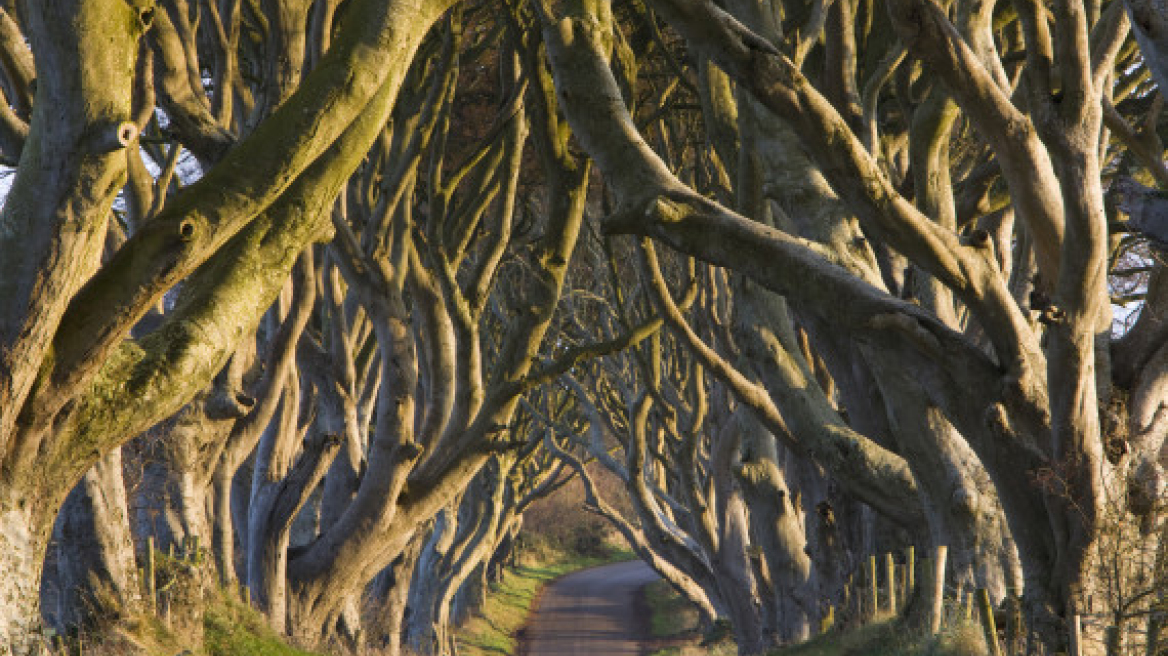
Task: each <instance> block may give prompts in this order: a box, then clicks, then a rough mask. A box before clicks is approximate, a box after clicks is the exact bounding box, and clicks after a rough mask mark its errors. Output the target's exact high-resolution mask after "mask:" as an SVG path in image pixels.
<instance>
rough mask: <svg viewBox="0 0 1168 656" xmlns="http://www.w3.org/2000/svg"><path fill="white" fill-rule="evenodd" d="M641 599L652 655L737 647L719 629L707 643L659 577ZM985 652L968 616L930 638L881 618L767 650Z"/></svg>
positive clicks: (962, 655) (929, 655) (907, 654)
mask: <svg viewBox="0 0 1168 656" xmlns="http://www.w3.org/2000/svg"><path fill="white" fill-rule="evenodd" d="M645 601H646V602H647V603H648V605H649V610H650V613H651V615H650V617H651V622H652V632H653V636H654V639H655V640H656V642H657V644H658V645H659V646H660V648H659V649H657V650H656V651H654V652H653V653H652V656H700V655H713V656H732V655H733V654H736V653H737V649H736V647H735V645H734V644H733V641H732V640H731V639H730V638H729V637H726V636H724V635H719V636H715V637H714V639H713V640H712V642H713V644H709V642H711V641H710V636H708V635H707V636H703V635H701V634H700V633H699V632H698V630H697V622H698V614H697V612H696V611H695V610H694V609H693V608H692V606H691V605H690V603H689V602H688V601H686V600H685V599H683V598H682V597H681V596H680V595H678V594H677V593H676V592H675V591H674V590H673V589H672V588H670V587H669V585H668V584H666V583H664V582H663V581H658V582H655V583H651V584H649V586H647V587H646V589H645ZM718 633H720V634H724V632H718ZM703 643H706V644H703ZM986 653H987V650H986V647H985V642H984V639H983V638H982V634H981V629H980V627H978V626H977V625H975V624H973V623H970V622H960V623H958V624H956V625H954V626H950V627H946V628H945V629H944V630H942V632H941V634H940V635H938V636H937V637H935V638H933V637H927V636H921V635H919V634H916V633H914V632H913V631H910V630H906V628H905V627H904V625H903V624H901V623H900V622H897V621H896V620H885V621H881V622H875V623H873V624H869V625H867V626H863V627H860V628H857V629H853V630H849V631H830V632H828V633H826V634H824V635H821V636H817V637H815V638H813V639H811V640H809V641H807V642H804V643H802V644H799V645H794V646H791V647H784V648H781V649H776V650H773V651H771V652H770V654H769V656H982V655H983V654H986Z"/></svg>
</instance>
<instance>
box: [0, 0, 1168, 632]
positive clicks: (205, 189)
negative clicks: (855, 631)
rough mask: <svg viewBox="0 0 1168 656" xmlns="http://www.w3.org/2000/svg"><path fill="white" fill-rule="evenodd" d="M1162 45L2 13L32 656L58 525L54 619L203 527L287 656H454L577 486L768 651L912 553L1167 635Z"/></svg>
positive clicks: (975, 26)
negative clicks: (136, 557) (479, 602)
mask: <svg viewBox="0 0 1168 656" xmlns="http://www.w3.org/2000/svg"><path fill="white" fill-rule="evenodd" d="M1157 6H1158V5H1157V3H1154V2H1142V1H1141V0H1122V1H1121V0H1111V1H1109V2H1102V3H1086V4H1084V3H1075V2H1071V1H1069V0H1056V1H1055V2H1053V3H1052V4H1051V5H1050V6H1049V7H1047V6H1046V5H1043V4H1042V3H1037V2H1032V1H1029V0H1015V1H1013V2H1010V3H1006V2H973V1H968V2H967V1H964V0H955V1H954V2H951V3H944V4H941V3H937V2H935V0H896V1H895V2H889V3H872V2H862V1H860V0H833V1H820V0H807V1H802V0H767V1H764V2H740V1H737V0H730V1H728V2H725V3H713V2H709V1H708V0H694V1H687V2H678V1H675V0H645V1H644V2H641V1H625V0H617V1H615V2H607V1H604V0H552V1H549V0H531V1H519V0H514V1H509V2H504V3H492V2H482V3H471V2H463V3H458V2H455V0H421V1H418V2H404V1H399V0H390V1H388V2H376V1H373V0H349V1H348V2H341V1H340V0H261V1H260V2H243V1H242V0H199V1H198V2H192V1H191V0H156V1H150V0H92V1H87V2H81V1H80V0H52V1H48V2H25V3H20V2H15V1H13V0H9V1H6V2H0V92H2V93H3V96H4V98H3V102H0V161H3V163H5V164H6V165H9V166H12V167H13V168H14V174H13V175H12V177H11V187H10V189H9V190H8V191H7V195H6V197H5V201H4V207H3V210H2V211H0V651H2V650H7V651H9V652H12V653H15V654H22V655H23V654H25V653H30V652H33V651H34V650H35V649H36V646H37V644H38V641H39V637H38V625H39V618H40V613H41V609H39V608H38V604H37V597H38V587H39V585H40V582H41V579H42V571H41V570H42V561H43V558H44V555H45V551H46V548H47V546H48V545H49V542H50V539H51V536H52V534H53V533H54V523H55V526H56V528H55V533H56V534H57V543H58V544H57V547H58V556H57V558H56V560H55V561H52V562H53V568H52V571H51V572H50V574H51V575H52V576H50V577H48V578H47V579H46V581H47V582H48V583H52V582H53V581H52V580H53V579H54V578H55V580H56V588H57V589H58V591H59V592H60V594H58V595H57V596H56V597H53V599H54V605H55V606H57V607H56V608H46V609H44V610H45V611H47V612H52V613H54V614H55V615H56V616H57V619H58V621H60V622H65V623H73V622H78V621H82V618H80V617H78V616H77V614H76V613H75V612H74V611H75V610H76V608H77V602H76V601H71V600H74V599H75V598H76V597H75V593H76V594H80V595H86V594H88V595H91V596H92V595H93V594H95V592H94V591H92V590H90V591H87V590H86V585H90V584H92V585H95V586H100V587H101V588H103V589H104V590H106V591H107V592H110V593H111V594H110V597H109V598H110V599H111V600H114V601H115V602H116V603H121V604H132V603H134V600H133V597H134V595H135V592H134V590H135V589H136V587H137V586H136V583H135V582H134V581H133V580H132V579H133V569H134V568H133V567H132V565H131V563H130V557H129V556H130V554H129V553H127V551H128V550H130V549H131V547H129V546H128V545H129V544H131V540H130V537H131V534H132V533H136V537H137V538H138V539H139V541H141V539H142V538H144V537H145V536H146V535H152V536H153V537H155V538H156V539H157V540H158V543H159V544H160V545H162V546H163V547H165V546H166V545H167V544H174V543H181V542H182V541H183V540H184V539H185V538H191V537H198V538H200V541H201V544H203V545H206V546H207V547H208V548H209V549H210V550H211V552H212V553H213V556H214V557H213V558H212V560H211V562H212V564H213V569H214V572H215V574H216V577H217V579H218V582H219V583H220V584H222V585H223V586H224V587H225V588H227V589H234V588H235V587H236V586H238V585H245V586H246V587H247V588H248V589H249V590H250V592H251V599H252V600H253V602H254V604H255V606H256V607H257V608H258V609H259V610H260V611H261V612H263V613H264V614H265V616H266V617H267V618H268V620H269V622H270V623H271V625H272V626H273V627H274V628H275V629H277V630H278V631H281V632H284V633H290V634H298V637H300V638H302V639H304V640H306V641H309V642H330V641H331V642H334V643H335V644H338V645H339V646H342V647H348V648H351V649H356V648H359V647H360V646H361V644H362V642H363V640H364V639H365V636H366V635H370V634H375V633H379V634H380V635H382V636H384V637H385V638H386V639H387V640H388V642H389V646H390V648H391V649H396V648H398V647H399V646H400V642H401V640H402V629H403V626H404V627H405V629H406V638H407V639H408V640H412V641H414V644H415V645H416V646H420V647H424V648H425V649H432V650H433V651H434V652H435V653H444V652H446V651H449V649H450V644H451V642H450V634H449V631H448V628H449V627H448V625H449V620H450V616H451V613H452V612H453V610H452V609H453V608H454V607H455V606H457V603H456V599H457V598H458V597H459V595H464V596H466V595H471V594H473V590H474V585H475V584H476V582H479V581H481V574H482V573H483V572H484V571H485V564H486V563H488V562H489V561H490V559H491V557H492V554H494V553H496V552H497V550H498V549H499V548H500V547H501V546H503V545H505V544H506V541H507V539H508V536H510V535H513V532H514V527H515V526H516V525H517V522H518V515H519V514H520V513H521V512H522V509H523V508H524V507H525V505H526V503H528V502H529V501H530V499H531V498H533V496H532V495H538V494H542V493H545V492H547V491H548V490H549V489H552V488H554V487H555V485H556V484H558V483H559V482H562V481H563V480H564V476H566V475H567V473H566V472H568V471H569V470H570V471H572V472H575V473H578V474H580V475H581V476H582V477H583V478H584V479H585V484H586V487H587V488H588V489H589V496H590V504H591V506H592V507H593V509H594V510H595V511H597V512H598V513H600V514H601V515H603V516H605V517H606V518H607V519H608V520H609V521H610V522H612V523H613V524H614V525H615V526H616V527H617V528H618V529H619V530H620V532H621V533H622V534H623V535H625V536H626V538H627V539H628V541H629V543H630V545H631V546H632V547H633V548H634V550H635V551H637V553H638V554H639V555H641V556H642V557H643V558H645V559H646V561H648V562H650V564H652V565H653V566H654V567H655V568H657V569H658V571H660V572H661V573H662V574H663V575H664V576H665V577H666V578H667V579H669V580H670V581H671V582H672V583H674V585H675V586H676V587H677V588H678V589H679V590H681V591H682V592H683V593H684V594H685V595H686V596H688V597H689V598H690V599H691V600H693V601H694V602H695V603H696V604H698V606H699V607H700V608H701V610H702V612H703V614H704V615H705V617H706V618H707V619H708V620H713V619H715V618H719V617H722V618H730V619H731V621H732V623H733V625H734V629H735V631H736V636H737V638H738V640H739V646H740V649H742V650H743V653H757V652H758V651H761V650H763V649H765V648H767V647H768V646H770V645H771V644H773V643H775V642H782V641H790V640H797V639H800V638H801V637H802V636H804V635H805V634H806V633H807V632H808V627H809V626H810V625H813V623H814V621H815V620H816V619H817V615H818V613H819V612H820V610H821V607H820V604H821V603H823V602H824V601H826V600H830V601H833V602H835V603H837V604H838V603H841V602H842V599H841V597H840V595H841V589H842V587H843V578H844V576H846V574H847V573H848V572H847V571H846V570H847V566H846V565H845V566H843V567H840V566H839V563H841V562H844V563H848V562H853V563H854V560H855V559H854V558H852V556H855V555H857V554H856V553H855V552H856V551H857V550H859V549H861V548H868V547H869V546H871V545H872V544H874V543H875V542H876V541H877V540H878V539H880V540H885V539H888V540H890V541H891V542H896V543H897V544H899V543H903V542H908V543H914V544H917V545H919V546H922V547H923V546H925V545H940V544H945V545H948V546H949V547H950V549H951V552H950V553H951V566H950V577H951V580H952V581H955V582H956V584H957V585H958V586H959V587H960V588H961V589H963V590H964V589H968V588H972V587H975V586H976V587H985V588H987V589H988V590H990V591H991V593H992V595H993V597H994V598H995V601H998V600H1001V599H1003V598H1005V597H1007V596H1009V595H1017V594H1020V595H1021V596H1022V600H1023V602H1024V607H1025V610H1026V618H1027V624H1028V626H1029V628H1030V630H1031V634H1032V635H1033V636H1034V637H1035V641H1036V643H1040V644H1041V645H1042V646H1043V647H1044V648H1046V649H1048V650H1051V651H1058V650H1060V649H1063V648H1064V647H1065V645H1066V642H1067V639H1068V634H1067V631H1068V623H1069V621H1070V620H1071V618H1072V617H1073V616H1075V615H1080V616H1083V617H1085V618H1086V620H1087V624H1086V631H1087V635H1088V637H1089V638H1098V637H1099V634H1100V632H1101V630H1102V626H1103V625H1102V623H1101V621H1100V620H1099V612H1098V609H1093V608H1091V607H1090V606H1089V603H1088V602H1089V600H1090V599H1091V598H1092V597H1094V598H1096V599H1100V598H1107V599H1111V600H1113V603H1114V604H1118V605H1122V606H1124V609H1122V611H1115V612H1114V613H1113V617H1115V618H1119V619H1116V620H1115V621H1116V622H1120V621H1129V619H1130V618H1133V617H1136V616H1138V614H1139V613H1141V612H1146V611H1148V610H1149V609H1150V608H1151V606H1149V605H1148V604H1150V603H1151V600H1152V599H1153V598H1154V595H1151V594H1144V593H1143V592H1140V593H1136V594H1135V595H1134V596H1129V595H1128V592H1127V591H1129V590H1132V589H1135V588H1132V587H1131V585H1130V584H1134V583H1136V582H1138V581H1140V580H1141V577H1143V581H1145V583H1139V585H1141V586H1143V585H1147V584H1146V581H1148V580H1151V581H1153V583H1152V585H1151V588H1147V589H1153V590H1154V589H1156V586H1157V585H1159V586H1162V585H1163V582H1162V580H1161V579H1158V578H1155V577H1159V576H1162V572H1159V571H1157V570H1156V562H1157V557H1156V556H1154V555H1152V554H1156V553H1157V550H1158V549H1162V548H1163V545H1162V544H1161V542H1159V541H1158V540H1159V537H1160V536H1161V535H1162V529H1163V525H1162V523H1163V518H1162V515H1161V514H1160V513H1158V511H1157V503H1156V501H1157V499H1158V498H1159V497H1160V496H1161V495H1162V493H1163V487H1164V481H1163V469H1162V464H1163V463H1162V459H1161V453H1162V451H1163V449H1164V442H1165V439H1164V438H1165V435H1166V433H1165V417H1168V413H1166V412H1164V408H1163V404H1164V401H1165V393H1166V390H1168V387H1166V386H1165V385H1164V384H1163V383H1164V380H1165V375H1166V372H1168V369H1166V368H1165V363H1166V362H1168V358H1166V356H1165V353H1166V351H1165V347H1164V345H1165V338H1166V337H1168V331H1166V330H1165V328H1164V326H1165V325H1166V324H1165V321H1164V320H1163V316H1164V313H1165V307H1166V305H1165V304H1166V303H1168V300H1166V299H1168V294H1166V292H1165V290H1168V284H1166V280H1165V278H1164V276H1165V273H1164V267H1163V264H1162V263H1161V259H1162V258H1160V257H1159V256H1158V255H1157V251H1156V250H1155V248H1156V247H1158V244H1157V242H1159V243H1160V244H1162V243H1163V242H1168V227H1166V224H1165V221H1166V219H1165V217H1166V216H1168V210H1166V208H1165V204H1164V200H1163V198H1162V192H1161V191H1160V190H1161V189H1162V188H1163V187H1165V186H1166V185H1168V169H1166V168H1165V166H1164V164H1163V157H1162V155H1163V150H1164V148H1163V141H1162V135H1163V133H1164V131H1165V130H1164V127H1163V125H1162V123H1163V121H1162V120H1161V116H1162V113H1163V112H1162V108H1163V101H1162V99H1161V98H1160V96H1159V95H1157V94H1159V89H1160V86H1161V85H1160V83H1161V82H1162V81H1165V80H1168V74H1166V73H1165V71H1168V64H1166V63H1165V56H1164V52H1166V51H1168V45H1165V38H1166V37H1165V29H1166V28H1165V25H1164V17H1163V16H1162V15H1160V14H1159V13H1157V11H1156V7H1157ZM444 16H445V18H443V17H444ZM435 25H437V26H438V27H437V29H431V28H432V27H433V26H435ZM592 159H594V160H595V162H596V167H595V170H594V168H593V166H592V164H591V161H592ZM593 215H595V216H596V217H599V218H597V219H596V220H595V221H593V220H590V217H592V216H593ZM592 233H597V234H596V235H595V237H596V238H593V236H594V235H593V234H592ZM599 233H603V235H601V234H599ZM622 235H630V236H631V237H621V236H622ZM606 249H607V250H606ZM670 251H677V253H671V252H670ZM614 254H619V258H616V256H615V255H614ZM613 258H616V259H613ZM617 260H619V262H617ZM606 272H607V273H606ZM1125 303H1127V304H1131V303H1135V304H1137V307H1139V308H1140V309H1139V313H1138V317H1137V318H1135V319H1134V321H1129V322H1127V323H1125V324H1124V325H1122V326H1121V325H1119V324H1118V323H1116V322H1113V312H1112V310H1113V307H1117V306H1119V305H1121V304H1125ZM598 308H599V309H598ZM625 349H628V350H626V351H625V352H623V353H619V354H618V352H620V351H622V350H625ZM605 356H609V357H608V359H603V358H604V357H605ZM596 358H602V359H601V360H598V361H597V362H595V363H591V364H589V363H586V361H588V360H593V359H596ZM545 431H546V434H545ZM130 440H134V445H135V448H134V449H130V450H127V451H126V452H125V453H119V448H120V447H121V445H123V444H126V443H127V442H129V441H130ZM618 447H619V448H618ZM622 451H623V454H621V453H620V452H622ZM620 455H623V457H618V456H620ZM553 456H554V458H555V459H553ZM119 458H125V459H126V461H127V462H128V463H130V464H131V465H133V466H135V467H137V468H139V469H141V471H142V472H143V473H142V477H141V481H136V482H137V483H138V484H137V485H136V487H135V490H134V492H133V494H134V495H136V499H137V500H138V501H145V502H146V503H145V505H141V506H139V510H140V511H141V512H140V514H139V515H138V516H137V518H136V520H137V521H135V522H133V523H132V525H131V522H129V519H130V518H129V517H128V511H127V509H126V508H125V505H124V492H122V490H121V488H122V487H123V486H124V483H123V481H121V480H120V477H121V470H122V468H123V467H122V465H120V464H119ZM588 458H594V459H596V460H598V461H600V463H601V464H602V465H604V466H606V467H608V468H609V469H611V470H612V471H613V472H615V473H616V474H617V476H618V477H620V478H621V479H622V480H623V481H624V482H625V483H626V490H627V491H628V493H629V495H630V498H631V500H632V507H633V509H634V511H635V513H634V514H635V516H631V517H625V516H622V515H620V514H619V513H617V512H616V511H615V510H613V507H612V505H611V504H609V503H607V502H606V500H604V499H602V498H601V497H600V496H599V495H598V494H597V492H596V489H595V486H594V485H592V484H591V481H590V479H589V478H588V477H587V475H586V473H587V472H586V469H585V467H584V460H586V459H588ZM557 463H558V464H557ZM83 477H84V478H83ZM71 490H72V492H70V491H71ZM67 497H68V499H69V500H68V502H66V498H67ZM825 503H826V504H827V506H824V505H823V504H825ZM856 504H864V505H865V506H867V507H868V508H870V509H871V510H872V511H873V512H874V516H875V517H876V519H875V520H874V521H868V520H866V519H864V520H861V515H864V516H867V517H870V516H872V515H870V514H868V513H867V511H864V513H859V512H856ZM63 507H64V508H65V510H64V511H63V512H59V511H61V509H62V508H63ZM825 508H826V510H825ZM922 527H924V530H922ZM1114 527H1122V528H1119V529H1115V528H1114ZM840 530H842V531H844V532H847V533H848V535H846V536H845V535H842V534H830V533H831V531H840ZM888 535H892V536H893V537H892V538H888V537H887V536H888ZM1119 543H1123V544H1127V545H1134V546H1133V547H1132V548H1133V549H1138V550H1139V552H1140V553H1141V554H1145V555H1146V557H1141V558H1140V559H1134V558H1133V559H1132V562H1131V563H1129V564H1130V565H1131V567H1130V568H1124V572H1125V573H1124V574H1123V577H1125V578H1126V579H1127V582H1126V583H1124V582H1119V583H1117V582H1116V581H1114V580H1111V579H1108V578H1106V577H1105V576H1104V575H1103V570H1104V569H1106V568H1105V567H1101V565H1105V564H1106V563H1105V559H1104V558H1103V556H1104V555H1105V554H1103V553H1102V552H1101V546H1100V545H1101V544H1119ZM750 545H753V550H752V548H751V546H750ZM861 545H863V546H861ZM805 549H806V550H807V551H805ZM832 549H837V550H838V554H837V552H834V551H832ZM808 551H809V553H808ZM752 553H754V554H756V555H757V556H758V557H757V558H753V559H752V558H751V557H750V555H751V554H752ZM69 554H71V555H69ZM833 554H836V555H838V556H839V557H838V558H837V557H836V555H833ZM849 559H851V560H850V561H849ZM1159 562H1162V557H1161V559H1160V561H1159ZM833 563H834V565H833ZM1112 570H1113V571H1117V570H1115V568H1112ZM52 587H53V586H51V585H46V589H50V588H52ZM460 589H461V590H462V592H460ZM1139 589H1141V590H1144V589H1145V588H1139ZM369 590H373V591H374V593H375V594H374V596H375V597H377V598H378V599H380V600H381V610H380V611H378V613H375V614H374V615H376V616H377V619H376V621H377V622H379V623H380V626H365V625H364V624H363V620H362V617H361V612H360V611H361V608H360V603H361V600H362V596H363V594H364V593H365V592H367V591H369ZM411 597H412V598H413V599H414V600H415V603H417V604H421V605H422V606H423V607H424V608H425V610H426V612H424V613H418V614H416V615H413V616H411V620H410V622H405V623H403V616H404V609H405V605H406V604H407V602H408V601H409V599H410V598H411ZM1132 599H1135V600H1136V601H1132ZM747 601H749V603H744V602H747ZM754 601H757V602H758V603H757V605H756V604H754V603H753V602H754ZM367 617H369V616H368V615H367ZM1090 644H1091V645H1096V646H1097V645H1098V644H1100V641H1098V640H1096V641H1095V642H1092V643H1090Z"/></svg>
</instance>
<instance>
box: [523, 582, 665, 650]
mask: <svg viewBox="0 0 1168 656" xmlns="http://www.w3.org/2000/svg"><path fill="white" fill-rule="evenodd" d="M656 578H657V574H656V573H655V572H653V570H651V569H649V567H648V566H646V565H645V564H644V563H642V562H641V561H639V560H634V561H630V562H626V563H616V564H615V565H605V566H603V567H593V568H591V569H586V570H583V571H580V572H576V573H574V574H569V575H567V576H565V577H563V578H561V579H558V580H557V581H555V582H553V583H551V584H550V585H548V586H547V587H546V588H544V591H543V594H542V595H540V598H539V605H538V606H537V607H536V609H535V612H534V613H532V616H531V619H530V620H529V621H528V624H527V630H526V632H525V634H524V638H525V639H524V644H525V646H526V649H524V650H523V651H522V652H521V653H522V654H524V655H525V656H574V655H580V656H619V655H622V654H623V655H627V656H638V655H639V654H640V653H641V640H640V639H641V637H642V636H643V635H644V634H645V631H646V628H647V627H646V624H647V622H646V620H645V618H643V617H640V615H641V614H642V613H640V612H638V609H637V604H636V598H637V591H638V590H640V589H641V587H643V586H644V585H645V584H646V583H649V582H650V581H653V580H655V579H656Z"/></svg>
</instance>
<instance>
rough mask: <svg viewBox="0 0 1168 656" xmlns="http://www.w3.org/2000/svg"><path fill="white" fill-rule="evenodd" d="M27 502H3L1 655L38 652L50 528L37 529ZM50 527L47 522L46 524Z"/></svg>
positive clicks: (0, 520)
mask: <svg viewBox="0 0 1168 656" xmlns="http://www.w3.org/2000/svg"><path fill="white" fill-rule="evenodd" d="M35 517H36V516H35V515H34V513H33V512H31V511H30V506H29V504H28V502H27V501H26V500H24V499H19V498H16V499H13V498H7V499H0V654H5V656H8V655H11V656H31V655H32V654H36V653H38V649H39V646H40V645H41V644H42V640H41V617H40V603H39V601H40V600H39V589H38V583H39V582H40V580H41V566H42V562H43V558H44V553H45V546H46V542H47V538H48V533H49V528H48V526H37V525H36V524H35V523H34V518H35ZM46 524H47V522H46Z"/></svg>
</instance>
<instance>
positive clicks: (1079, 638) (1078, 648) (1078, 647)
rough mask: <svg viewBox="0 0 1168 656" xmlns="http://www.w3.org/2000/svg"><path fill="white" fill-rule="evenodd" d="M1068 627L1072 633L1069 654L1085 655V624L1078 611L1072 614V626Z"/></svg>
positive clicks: (1072, 655)
mask: <svg viewBox="0 0 1168 656" xmlns="http://www.w3.org/2000/svg"><path fill="white" fill-rule="evenodd" d="M1068 628H1069V629H1070V631H1069V633H1070V635H1071V644H1070V649H1071V653H1069V654H1067V656H1083V626H1082V623H1081V622H1080V620H1079V615H1078V613H1076V614H1075V615H1072V616H1071V626H1070V627H1068Z"/></svg>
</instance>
